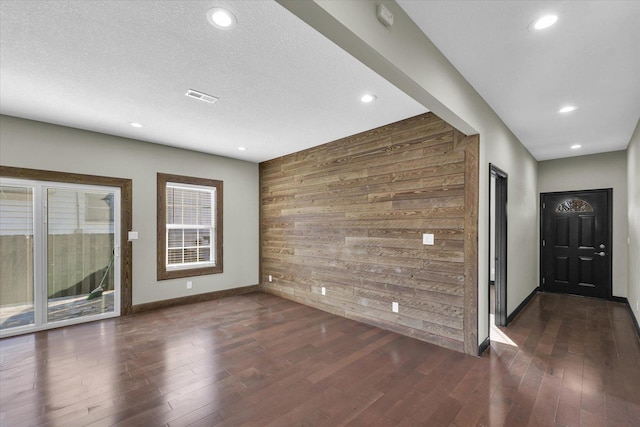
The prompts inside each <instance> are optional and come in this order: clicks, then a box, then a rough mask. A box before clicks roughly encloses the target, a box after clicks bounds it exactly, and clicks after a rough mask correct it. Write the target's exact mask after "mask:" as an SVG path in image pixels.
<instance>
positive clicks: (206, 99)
mask: <svg viewBox="0 0 640 427" xmlns="http://www.w3.org/2000/svg"><path fill="white" fill-rule="evenodd" d="M185 95H187V96H188V97H189V98H193V99H199V100H200V101H204V102H208V103H209V104H213V103H215V102H216V101H217V100H218V99H220V98H218V97H216V96H213V95H207V94H206V93H202V92H198V91H197V90H193V89H189V90H188V91H187V93H185Z"/></svg>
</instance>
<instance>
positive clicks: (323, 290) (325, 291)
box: [320, 286, 327, 295]
mask: <svg viewBox="0 0 640 427" xmlns="http://www.w3.org/2000/svg"><path fill="white" fill-rule="evenodd" d="M320 292H322V295H326V294H327V288H325V287H324V286H323V287H322V289H321V290H320Z"/></svg>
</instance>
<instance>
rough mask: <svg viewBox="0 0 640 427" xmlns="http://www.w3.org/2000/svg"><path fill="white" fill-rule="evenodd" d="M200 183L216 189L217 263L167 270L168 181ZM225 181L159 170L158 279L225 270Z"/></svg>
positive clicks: (215, 272) (216, 272)
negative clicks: (207, 265)
mask: <svg viewBox="0 0 640 427" xmlns="http://www.w3.org/2000/svg"><path fill="white" fill-rule="evenodd" d="M168 182H175V183H178V184H190V185H200V186H205V187H213V188H215V189H216V224H215V230H216V236H215V242H216V247H215V251H216V265H215V266H213V267H196V268H182V269H176V270H167V267H166V258H165V254H166V252H167V239H166V235H167V192H166V188H167V183H168ZM222 191H223V183H222V181H219V180H216V179H208V178H195V177H189V176H184V175H171V174H166V173H160V172H158V176H157V203H158V208H157V212H158V218H157V240H156V241H157V248H158V251H157V279H158V280H169V279H179V278H183V277H193V276H204V275H208V274H219V273H222V272H223V257H222V254H223V250H222V248H223V238H222V230H223V227H222V226H223V223H222V212H223V206H222V201H223V193H222Z"/></svg>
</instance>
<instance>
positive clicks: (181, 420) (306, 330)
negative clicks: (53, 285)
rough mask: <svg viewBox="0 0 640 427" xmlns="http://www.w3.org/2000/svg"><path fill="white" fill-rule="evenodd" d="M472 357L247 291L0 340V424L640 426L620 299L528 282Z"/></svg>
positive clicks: (629, 334)
mask: <svg viewBox="0 0 640 427" xmlns="http://www.w3.org/2000/svg"><path fill="white" fill-rule="evenodd" d="M502 334H503V335H504V337H507V338H508V339H505V340H504V341H507V342H508V341H509V340H511V341H512V342H513V344H515V345H509V344H501V343H497V342H496V343H492V346H491V348H490V350H489V351H488V352H487V353H486V354H485V355H484V356H483V357H480V358H476V357H471V356H466V355H463V354H461V353H456V352H454V351H450V350H446V349H443V348H439V347H436V346H434V345H431V344H427V343H424V342H421V341H417V340H414V339H411V338H408V337H404V336H401V335H398V334H395V333H392V332H388V331H384V330H381V329H378V328H375V327H372V326H369V325H365V324H362V323H358V322H354V321H351V320H348V319H344V318H341V317H337V316H334V315H331V314H328V313H325V312H322V311H318V310H315V309H313V308H310V307H306V306H303V305H299V304H297V303H294V302H290V301H287V300H283V299H280V298H278V297H275V296H272V295H267V294H262V293H252V294H247V295H244V296H239V297H230V298H225V299H220V300H215V301H208V302H203V303H197V304H192V305H188V306H180V307H172V308H168V309H163V310H157V311H153V312H147V313H142V314H137V315H132V316H129V317H123V318H118V319H110V320H106V321H101V322H95V323H90V324H84V325H79V326H72V327H68V328H64V329H58V330H51V331H45V332H39V333H35V334H29V335H24V336H20V337H14V338H8V339H3V340H1V341H0V361H1V370H0V425H2V426H3V427H4V426H6V427H9V426H31V425H47V426H49V425H50V426H88V425H91V426H108V425H114V424H115V425H123V426H137V425H140V426H163V425H170V426H185V425H195V426H214V425H216V426H217V425H219V426H239V425H250V426H332V427H333V426H339V425H350V426H417V425H428V426H475V425H505V426H526V425H531V426H554V425H555V426H578V425H582V426H597V425H603V426H605V425H606V426H639V425H640V342H639V340H638V337H637V336H636V335H635V333H634V330H633V326H632V323H631V319H630V317H629V313H628V312H627V310H626V308H625V306H624V305H623V304H620V303H614V302H608V301H603V300H596V299H587V298H579V297H570V296H562V295H555V294H538V295H537V296H535V297H534V299H533V300H532V302H531V303H530V304H529V305H528V306H527V307H526V308H525V309H524V310H523V311H522V312H521V313H520V315H519V316H518V317H517V318H516V319H515V320H514V321H513V322H512V323H511V324H510V326H509V328H507V329H504V330H502Z"/></svg>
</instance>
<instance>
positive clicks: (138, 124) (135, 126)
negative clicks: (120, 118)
mask: <svg viewBox="0 0 640 427" xmlns="http://www.w3.org/2000/svg"><path fill="white" fill-rule="evenodd" d="M129 124H130V125H131V126H133V127H134V128H141V127H142V125H141V124H140V123H136V122H129Z"/></svg>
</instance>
